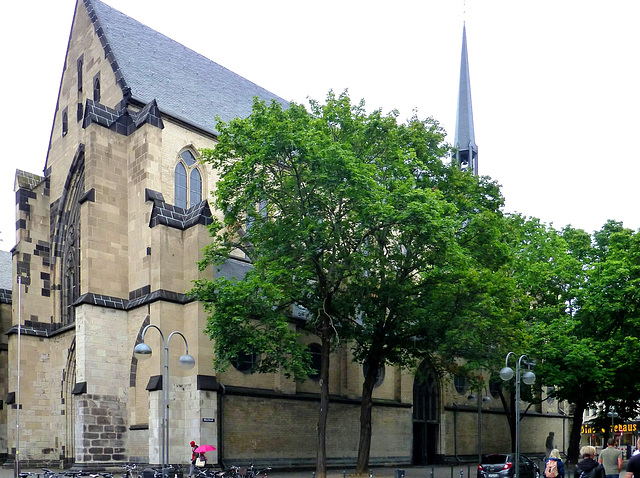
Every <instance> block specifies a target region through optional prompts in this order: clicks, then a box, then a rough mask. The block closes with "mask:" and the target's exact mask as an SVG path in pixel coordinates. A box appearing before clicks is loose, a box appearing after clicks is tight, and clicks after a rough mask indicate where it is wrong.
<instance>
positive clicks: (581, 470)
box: [574, 446, 640, 478]
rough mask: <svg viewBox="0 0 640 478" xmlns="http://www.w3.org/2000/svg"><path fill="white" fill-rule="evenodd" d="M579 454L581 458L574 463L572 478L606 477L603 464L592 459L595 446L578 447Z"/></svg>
mask: <svg viewBox="0 0 640 478" xmlns="http://www.w3.org/2000/svg"><path fill="white" fill-rule="evenodd" d="M580 455H581V456H582V460H581V461H579V462H578V464H577V465H576V471H575V474H574V478H606V476H605V474H604V466H602V465H601V464H600V463H598V462H597V461H596V460H595V459H594V457H595V456H596V448H595V447H593V446H583V447H582V448H580ZM638 478H640V477H638Z"/></svg>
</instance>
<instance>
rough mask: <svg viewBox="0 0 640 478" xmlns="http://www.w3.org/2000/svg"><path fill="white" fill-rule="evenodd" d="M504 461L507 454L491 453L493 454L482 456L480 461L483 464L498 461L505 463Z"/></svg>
mask: <svg viewBox="0 0 640 478" xmlns="http://www.w3.org/2000/svg"><path fill="white" fill-rule="evenodd" d="M506 462H507V455H499V454H493V455H483V456H482V463H483V464H485V465H497V464H499V463H506Z"/></svg>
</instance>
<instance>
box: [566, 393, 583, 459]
mask: <svg viewBox="0 0 640 478" xmlns="http://www.w3.org/2000/svg"><path fill="white" fill-rule="evenodd" d="M586 408H587V406H586V404H585V403H584V402H581V403H576V404H575V411H574V412H573V420H572V422H571V433H570V434H569V448H568V449H567V462H569V463H572V464H574V465H575V464H576V463H578V460H580V458H581V457H580V434H581V432H582V416H583V415H584V411H585V409H586Z"/></svg>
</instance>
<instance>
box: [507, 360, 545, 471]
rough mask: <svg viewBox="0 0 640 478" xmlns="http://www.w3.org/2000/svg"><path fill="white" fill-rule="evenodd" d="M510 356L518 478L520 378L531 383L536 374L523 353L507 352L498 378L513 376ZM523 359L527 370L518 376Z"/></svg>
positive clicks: (534, 379) (526, 382) (527, 383)
mask: <svg viewBox="0 0 640 478" xmlns="http://www.w3.org/2000/svg"><path fill="white" fill-rule="evenodd" d="M511 356H513V358H514V359H515V361H516V410H515V417H516V420H515V421H516V460H515V461H516V474H515V476H514V478H520V379H522V381H523V382H524V383H525V384H526V385H533V383H534V382H535V381H536V375H535V374H534V373H533V372H532V371H531V370H530V367H531V365H530V363H529V357H527V356H526V355H524V354H523V355H520V357H518V358H516V354H514V353H513V352H509V353H508V354H507V357H506V358H505V360H504V367H503V368H502V370H500V378H501V379H502V380H504V381H508V380H511V379H512V378H513V369H512V368H511V367H509V357H511ZM523 359H527V361H526V364H527V371H526V372H525V373H523V374H522V376H520V368H521V367H520V366H521V365H522V360H523Z"/></svg>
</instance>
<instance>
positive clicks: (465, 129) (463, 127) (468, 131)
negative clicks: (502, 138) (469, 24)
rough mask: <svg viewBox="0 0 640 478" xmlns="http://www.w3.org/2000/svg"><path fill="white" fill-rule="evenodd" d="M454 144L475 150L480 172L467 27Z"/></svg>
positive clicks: (463, 42) (461, 150)
mask: <svg viewBox="0 0 640 478" xmlns="http://www.w3.org/2000/svg"><path fill="white" fill-rule="evenodd" d="M454 146H455V147H456V148H458V151H460V152H463V151H466V152H468V151H469V150H471V151H473V153H474V154H473V158H474V159H473V161H472V163H473V164H472V168H473V172H474V173H475V174H477V173H478V160H477V153H478V145H477V144H476V135H475V131H474V128H473V108H472V106H471V80H470V78H469V58H468V53H467V29H466V26H463V27H462V53H461V57H460V85H459V89H458V110H457V115H456V131H455V140H454Z"/></svg>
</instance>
